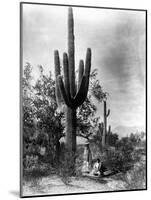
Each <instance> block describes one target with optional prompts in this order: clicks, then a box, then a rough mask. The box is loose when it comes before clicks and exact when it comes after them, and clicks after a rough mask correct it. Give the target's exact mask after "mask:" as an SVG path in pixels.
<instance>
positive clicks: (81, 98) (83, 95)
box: [73, 75, 87, 108]
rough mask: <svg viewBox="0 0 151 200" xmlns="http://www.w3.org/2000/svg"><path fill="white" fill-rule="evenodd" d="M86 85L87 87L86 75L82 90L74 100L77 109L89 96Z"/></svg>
mask: <svg viewBox="0 0 151 200" xmlns="http://www.w3.org/2000/svg"><path fill="white" fill-rule="evenodd" d="M85 85H86V77H85V75H84V76H83V78H82V81H81V84H80V88H79V90H78V92H77V94H76V96H75V98H74V100H73V105H74V107H75V108H76V107H78V106H80V105H81V104H82V103H83V102H84V101H85V98H86V94H87V91H86V90H85Z"/></svg>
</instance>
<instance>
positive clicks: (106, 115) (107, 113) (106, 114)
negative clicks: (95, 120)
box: [102, 101, 110, 147]
mask: <svg viewBox="0 0 151 200" xmlns="http://www.w3.org/2000/svg"><path fill="white" fill-rule="evenodd" d="M109 114H110V109H108V111H107V110H106V101H104V129H103V137H102V147H104V146H105V143H106V139H105V138H106V135H107V129H106V128H107V117H108V116H109Z"/></svg>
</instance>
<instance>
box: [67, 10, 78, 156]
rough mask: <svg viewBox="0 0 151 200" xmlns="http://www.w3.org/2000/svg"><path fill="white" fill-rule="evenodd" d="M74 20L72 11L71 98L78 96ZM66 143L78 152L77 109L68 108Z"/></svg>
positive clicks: (70, 21)
mask: <svg viewBox="0 0 151 200" xmlns="http://www.w3.org/2000/svg"><path fill="white" fill-rule="evenodd" d="M74 49H75V47H74V20H73V13H72V9H70V8H69V12H68V58H69V59H68V65H69V68H68V69H69V72H68V73H69V83H70V85H69V86H68V89H69V91H70V95H71V97H74V96H75V94H76V88H75V56H74ZM66 109H67V110H66V143H67V148H68V149H69V150H71V151H72V152H73V153H75V152H76V109H74V108H70V107H68V106H66Z"/></svg>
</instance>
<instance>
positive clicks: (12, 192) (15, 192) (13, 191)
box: [9, 190, 19, 197]
mask: <svg viewBox="0 0 151 200" xmlns="http://www.w3.org/2000/svg"><path fill="white" fill-rule="evenodd" d="M9 193H10V194H12V195H13V196H15V197H19V191H17V190H12V191H9Z"/></svg>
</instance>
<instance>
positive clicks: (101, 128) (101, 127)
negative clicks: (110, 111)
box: [98, 122, 104, 138]
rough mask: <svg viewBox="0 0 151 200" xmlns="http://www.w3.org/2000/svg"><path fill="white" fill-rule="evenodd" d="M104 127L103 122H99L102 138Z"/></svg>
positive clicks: (99, 131)
mask: <svg viewBox="0 0 151 200" xmlns="http://www.w3.org/2000/svg"><path fill="white" fill-rule="evenodd" d="M103 127H104V124H103V122H101V123H99V127H98V134H99V136H100V138H102V135H103Z"/></svg>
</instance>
